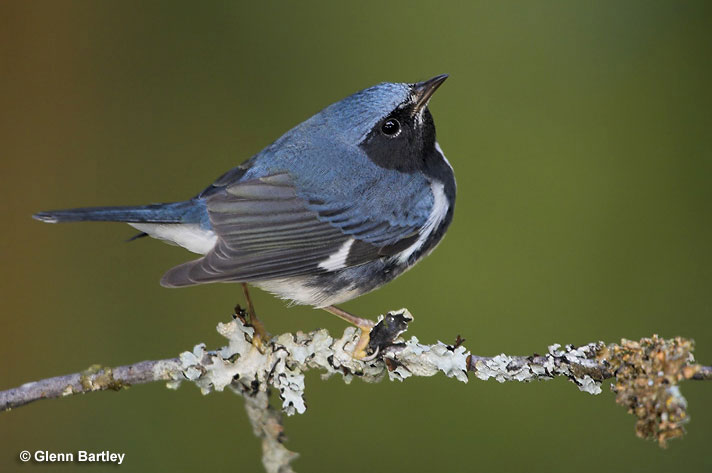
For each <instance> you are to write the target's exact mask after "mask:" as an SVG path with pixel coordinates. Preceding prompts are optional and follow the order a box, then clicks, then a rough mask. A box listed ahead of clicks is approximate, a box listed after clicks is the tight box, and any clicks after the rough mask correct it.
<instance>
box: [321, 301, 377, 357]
mask: <svg viewBox="0 0 712 473" xmlns="http://www.w3.org/2000/svg"><path fill="white" fill-rule="evenodd" d="M322 308H323V309H324V310H325V311H327V312H329V313H330V314H334V315H335V316H337V317H339V318H340V319H343V320H345V321H347V322H348V323H350V324H352V325H355V326H356V327H358V328H359V329H360V330H361V335H360V336H359V339H358V343H357V344H356V348H354V358H356V359H357V360H363V359H365V358H366V357H367V355H368V354H367V353H366V347H368V342H369V341H370V339H371V337H370V335H371V330H372V329H373V327H374V325H376V323H375V322H374V321H373V320H369V319H364V318H361V317H357V316H355V315H353V314H349V313H348V312H346V311H345V310H343V309H339V308H338V307H336V306H334V305H330V306H327V307H322Z"/></svg>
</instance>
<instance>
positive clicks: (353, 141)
mask: <svg viewBox="0 0 712 473" xmlns="http://www.w3.org/2000/svg"><path fill="white" fill-rule="evenodd" d="M447 77H448V76H447V74H442V75H439V76H435V77H433V78H432V79H429V80H426V81H423V82H417V83H414V84H405V83H392V82H384V83H381V84H378V85H375V86H373V87H369V88H368V89H364V90H362V91H360V92H356V93H355V94H353V95H350V96H349V97H346V98H345V99H343V100H341V101H339V102H336V103H335V104H333V105H331V106H329V107H327V108H326V109H324V110H323V111H322V112H321V113H320V114H318V115H317V116H319V121H320V122H321V124H322V125H324V126H325V128H326V129H327V130H328V133H329V134H330V139H332V140H334V139H336V140H340V141H345V142H346V144H349V145H355V146H359V147H361V148H362V149H363V150H364V151H365V152H366V154H367V155H368V157H369V158H370V159H371V160H372V161H374V162H375V163H376V164H378V165H379V166H381V167H384V168H387V169H397V170H399V171H404V172H411V171H414V170H417V169H420V168H421V167H422V166H423V165H424V164H423V160H425V159H426V157H427V156H428V155H430V153H431V152H432V151H433V150H434V149H435V124H434V122H433V117H432V115H431V114H430V111H429V110H428V102H429V100H430V97H431V96H432V95H433V93H434V92H435V90H437V88H438V87H439V86H440V85H441V84H442V83H443V82H444V81H445V79H447ZM315 118H316V117H315Z"/></svg>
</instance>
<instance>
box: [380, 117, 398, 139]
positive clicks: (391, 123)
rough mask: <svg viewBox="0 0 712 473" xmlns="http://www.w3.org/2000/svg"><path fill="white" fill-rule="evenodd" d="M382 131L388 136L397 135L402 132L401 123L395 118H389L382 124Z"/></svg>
mask: <svg viewBox="0 0 712 473" xmlns="http://www.w3.org/2000/svg"><path fill="white" fill-rule="evenodd" d="M381 131H382V132H383V134H384V135H386V136H395V135H397V134H398V132H400V123H398V120H396V119H395V118H389V119H388V120H386V121H385V122H383V125H382V126H381Z"/></svg>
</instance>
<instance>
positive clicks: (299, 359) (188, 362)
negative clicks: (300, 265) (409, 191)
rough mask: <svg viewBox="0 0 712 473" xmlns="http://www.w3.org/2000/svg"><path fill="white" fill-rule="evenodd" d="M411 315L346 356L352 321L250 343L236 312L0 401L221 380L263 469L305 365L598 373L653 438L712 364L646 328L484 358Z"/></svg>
mask: <svg viewBox="0 0 712 473" xmlns="http://www.w3.org/2000/svg"><path fill="white" fill-rule="evenodd" d="M412 320H413V317H412V316H411V315H410V313H409V312H408V311H407V310H405V309H402V310H400V311H396V312H391V313H389V314H388V315H386V316H385V317H381V319H380V320H379V322H378V324H376V326H375V327H374V329H373V331H372V332H371V341H370V344H369V347H368V348H369V351H370V352H371V353H372V356H370V357H369V359H367V360H358V359H355V358H354V357H353V356H352V351H353V349H354V347H355V345H356V343H357V340H358V336H359V334H358V331H357V329H355V328H352V327H350V328H347V329H346V330H345V331H344V333H343V335H342V336H341V337H340V338H334V337H332V336H331V335H329V333H328V332H327V331H326V330H317V331H314V332H310V333H302V332H297V333H296V334H291V333H286V334H282V335H279V336H276V337H274V338H272V339H271V340H270V341H268V342H265V343H264V344H263V345H262V347H261V349H258V348H257V347H256V346H255V345H253V343H252V340H253V336H254V330H253V328H252V327H251V326H250V325H249V324H247V323H246V322H245V321H244V320H242V319H241V318H239V317H236V318H235V319H234V320H232V321H230V322H228V323H221V324H219V325H218V332H219V333H220V334H221V335H223V336H224V337H225V338H226V339H227V341H228V343H227V345H226V346H224V347H222V348H220V349H218V350H214V351H208V350H206V348H205V345H204V344H199V345H196V346H195V347H194V348H193V350H192V351H189V352H184V353H182V354H181V355H180V357H179V358H174V359H169V360H160V361H144V362H141V363H136V364H134V365H129V366H122V367H118V368H113V369H112V368H101V367H98V366H95V367H92V368H90V369H89V370H87V371H85V372H82V373H76V374H72V375H67V376H59V377H56V378H50V379H45V380H42V381H37V382H34V383H28V384H25V385H23V386H20V387H18V388H15V389H10V390H7V391H3V392H0V410H8V409H11V408H14V407H18V406H22V405H24V404H27V403H29V402H32V401H35V400H38V399H48V398H57V397H62V396H67V395H71V394H77V393H85V392H91V391H100V390H107V389H113V390H119V389H122V388H125V387H128V386H130V385H132V384H141V383H146V382H151V381H168V385H169V387H171V388H177V387H178V386H179V385H180V383H181V382H183V381H186V380H188V381H191V382H193V383H195V384H196V385H197V386H198V387H199V388H200V389H201V390H202V392H203V393H204V394H207V393H209V392H211V391H222V390H224V389H225V388H229V389H230V390H232V391H233V392H235V393H237V394H240V395H241V396H243V397H244V398H245V400H246V409H247V412H248V417H249V419H250V421H251V423H252V426H253V429H254V431H255V434H256V435H257V436H258V437H259V438H261V439H262V446H263V463H264V465H265V468H266V469H267V471H268V472H287V473H288V472H291V471H292V469H291V467H290V466H289V464H290V462H291V461H292V460H293V459H294V458H295V457H296V454H295V453H293V452H290V451H289V450H287V449H286V448H285V447H284V445H283V442H284V435H283V428H282V424H281V414H280V412H279V411H278V410H276V409H274V408H273V407H271V406H270V403H269V392H270V391H271V390H274V391H275V392H276V393H277V394H278V397H279V401H278V402H279V403H281V411H283V412H284V413H286V414H287V415H292V414H295V413H303V412H305V411H306V408H307V404H306V401H305V396H304V390H305V385H304V373H305V372H306V371H308V370H314V369H315V370H319V371H321V372H322V377H324V378H327V377H329V376H333V375H339V376H341V377H342V378H343V379H344V381H346V382H347V383H348V382H350V381H351V380H352V379H354V378H359V379H361V380H362V381H365V382H378V381H381V380H382V379H384V378H388V379H390V380H398V381H403V380H405V379H407V378H409V377H411V376H433V375H435V374H438V373H442V374H444V375H445V376H448V377H451V378H455V379H457V380H459V381H462V382H465V383H466V382H467V381H468V373H473V374H474V375H475V376H476V377H477V378H479V379H482V380H487V379H490V378H492V379H496V380H497V381H499V382H504V381H534V380H546V379H552V378H554V377H557V376H563V377H565V378H567V379H569V380H571V381H572V382H573V383H574V384H575V385H576V386H577V387H578V388H579V389H580V390H581V391H586V392H588V393H591V394H598V393H600V392H601V383H602V382H603V381H604V380H606V379H609V378H615V381H614V382H613V385H612V388H613V390H614V392H615V393H616V400H617V402H618V403H619V404H622V405H624V406H625V407H626V408H627V409H628V411H629V412H631V413H632V414H634V415H635V416H636V417H637V418H638V421H637V425H636V432H637V434H638V435H639V436H641V437H645V438H654V439H656V440H657V441H658V442H659V443H660V445H661V446H664V445H665V444H666V442H667V440H669V439H671V438H675V437H678V436H680V435H682V433H683V424H684V423H685V422H686V421H687V420H688V417H687V413H686V402H685V400H684V398H683V397H682V395H681V394H680V391H679V389H678V386H677V385H678V383H679V382H680V381H683V380H686V379H697V380H709V379H712V368H710V367H706V366H700V365H697V364H695V363H694V359H693V357H692V348H693V346H692V342H691V341H689V340H685V339H682V338H674V339H670V340H665V339H662V338H659V337H657V336H653V337H652V338H645V339H642V340H640V341H638V342H634V341H628V340H623V341H622V342H621V343H620V344H610V345H606V344H604V343H602V342H596V343H589V344H588V345H584V346H580V347H575V346H572V345H567V346H565V347H561V346H560V345H558V344H557V345H552V346H550V347H549V348H548V349H547V351H546V353H545V354H535V355H531V356H510V355H505V354H500V355H497V356H491V357H485V356H477V355H473V354H471V353H470V352H469V351H468V350H467V349H466V348H465V347H464V346H463V345H462V342H463V340H461V339H460V338H459V336H458V338H457V340H456V341H455V343H453V344H452V345H448V344H445V343H442V342H438V343H436V344H430V345H428V344H422V343H420V341H419V340H418V339H417V338H415V337H411V338H410V339H407V340H406V339H404V338H403V337H402V334H403V333H404V332H405V331H406V329H407V328H408V324H409V323H410V322H411V321H412ZM275 400H276V399H275Z"/></svg>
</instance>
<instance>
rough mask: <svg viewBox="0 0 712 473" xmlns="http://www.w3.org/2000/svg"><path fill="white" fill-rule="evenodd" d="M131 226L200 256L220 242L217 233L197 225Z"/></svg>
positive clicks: (142, 224) (136, 224)
mask: <svg viewBox="0 0 712 473" xmlns="http://www.w3.org/2000/svg"><path fill="white" fill-rule="evenodd" d="M129 225H131V226H132V227H134V228H135V229H136V230H139V231H142V232H145V233H148V235H149V236H151V237H153V238H157V239H159V240H163V241H165V242H167V243H171V244H174V245H178V246H182V247H183V248H185V249H186V250H188V251H192V252H193V253H198V254H200V255H204V254H206V253H208V252H209V251H210V250H212V249H213V247H214V246H215V243H216V242H217V240H218V237H217V235H216V234H215V232H213V231H212V230H206V229H204V228H200V225H198V224H197V223H129Z"/></svg>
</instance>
